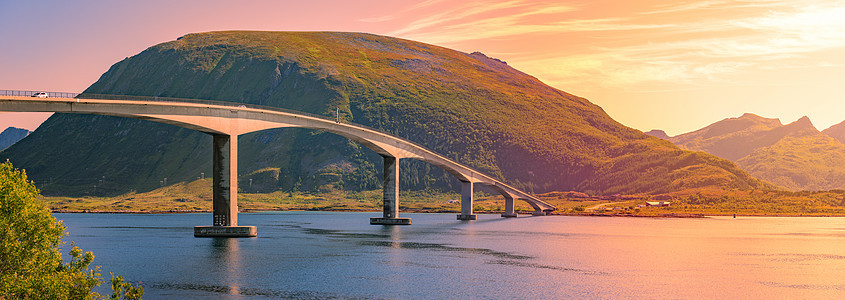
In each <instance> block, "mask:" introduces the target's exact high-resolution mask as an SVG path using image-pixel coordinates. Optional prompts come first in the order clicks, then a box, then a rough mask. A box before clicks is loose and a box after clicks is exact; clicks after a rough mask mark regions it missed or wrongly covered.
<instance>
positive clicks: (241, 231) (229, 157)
mask: <svg viewBox="0 0 845 300" xmlns="http://www.w3.org/2000/svg"><path fill="white" fill-rule="evenodd" d="M212 138H213V140H214V142H213V146H212V149H213V150H212V152H213V153H212V173H213V175H212V201H211V202H212V207H213V209H212V210H213V216H212V221H213V222H212V224H213V226H195V227H194V236H195V237H254V236H256V235H257V229H256V228H255V226H238V136H237V135H228V134H212Z"/></svg>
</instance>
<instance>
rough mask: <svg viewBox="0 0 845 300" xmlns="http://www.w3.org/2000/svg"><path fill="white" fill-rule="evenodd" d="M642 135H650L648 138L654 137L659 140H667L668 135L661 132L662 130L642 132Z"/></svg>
mask: <svg viewBox="0 0 845 300" xmlns="http://www.w3.org/2000/svg"><path fill="white" fill-rule="evenodd" d="M643 133H645V134H647V135H650V136H653V137H656V138H659V139H664V140H669V135H668V134H666V132H665V131H663V130H659V129H654V130H649V131H647V132H643Z"/></svg>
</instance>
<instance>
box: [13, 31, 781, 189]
mask: <svg viewBox="0 0 845 300" xmlns="http://www.w3.org/2000/svg"><path fill="white" fill-rule="evenodd" d="M85 93H93V94H119V95H142V96H161V97H179V98H195V99H209V100H221V101H230V102H242V103H250V104H258V105H265V106H274V107H281V108H287V109H294V110H298V111H304V112H308V113H312V114H320V115H324V116H327V117H333V116H334V114H335V112H336V111H338V110H339V111H340V114H341V118H342V119H344V120H345V121H347V122H354V123H359V124H363V125H367V126H371V127H375V128H378V129H381V130H384V131H387V132H390V133H393V134H395V135H398V136H401V137H405V138H407V139H409V140H411V141H414V142H417V143H419V144H421V145H423V146H425V147H428V148H430V149H432V150H434V151H436V152H438V153H442V154H443V155H445V156H447V157H450V158H452V159H455V160H457V161H458V162H461V163H463V164H466V165H469V166H471V167H474V168H476V169H478V170H480V171H483V172H485V173H487V174H490V175H491V176H494V177H496V178H498V179H502V180H504V181H505V182H508V183H510V184H512V185H514V186H516V187H519V188H523V189H526V190H528V191H532V192H537V193H541V192H548V191H570V190H574V191H581V192H587V193H590V194H607V195H612V194H616V193H641V192H642V193H664V192H671V191H677V190H683V189H690V188H701V187H718V188H726V189H752V188H762V187H765V186H766V184H765V183H763V182H761V181H759V180H757V179H755V178H753V177H751V176H750V175H749V174H748V173H747V172H745V171H742V170H740V169H739V168H738V167H737V166H736V165H734V163H732V162H730V161H727V160H725V159H721V158H718V157H715V156H712V155H709V154H705V153H700V152H691V151H685V150H681V149H679V148H678V147H676V146H675V145H673V144H671V143H669V142H667V141H664V140H660V139H655V138H652V137H649V136H647V135H645V134H642V133H641V132H639V131H638V130H634V129H632V128H629V127H626V126H624V125H622V124H620V123H618V122H616V121H615V120H613V119H612V118H611V117H610V116H608V115H607V114H606V113H605V112H604V110H603V109H602V108H601V107H599V106H597V105H595V104H593V103H591V102H590V101H588V100H587V99H584V98H581V97H577V96H574V95H571V94H568V93H566V92H564V91H561V90H558V89H555V88H552V87H550V86H548V85H546V84H544V83H543V82H541V81H539V80H537V79H536V78H534V77H532V76H530V75H528V74H525V73H523V72H520V71H519V70H516V69H514V68H512V67H511V66H509V65H508V64H507V63H505V62H503V61H500V60H498V59H494V58H490V57H488V56H486V55H484V54H482V53H479V52H474V53H464V52H459V51H455V50H451V49H447V48H443V47H439V46H435V45H430V44H424V43H420V42H414V41H409V40H404V39H399V38H392V37H385V36H377V35H371V34H362V33H343V32H245V31H232V32H210V33H198V34H189V35H186V36H183V37H181V38H179V39H177V40H175V41H170V42H166V43H162V44H159V45H156V46H153V47H150V48H148V49H146V50H144V51H143V52H141V53H139V54H137V55H134V56H132V57H128V58H126V59H124V60H122V61H120V62H118V63H116V64H114V65H113V66H112V67H111V68H110V69H109V70H108V72H106V73H104V74H103V75H102V76H101V77H100V79H99V80H98V81H97V82H95V83H94V84H92V85H91V86H90V87H89V88H88V89H87V90H86V91H85ZM239 147H240V149H239V163H238V164H239V173H240V180H242V181H243V180H247V179H252V182H253V183H254V184H253V186H252V187H250V186H249V185H246V184H242V185H241V188H242V189H245V190H249V191H253V190H250V189H257V188H258V187H260V189H261V190H262V191H274V190H303V191H322V190H327V189H351V190H364V189H377V188H380V187H381V172H382V166H381V164H382V159H381V157H379V156H378V154H376V153H375V152H373V151H370V150H369V149H366V148H365V147H362V146H361V145H359V144H357V143H355V142H352V141H350V140H348V139H346V138H343V137H341V136H337V135H334V134H330V133H326V132H321V131H314V130H304V129H297V128H286V129H273V130H265V131H261V132H256V133H251V134H245V135H242V136H241V137H240V139H239ZM6 158H9V159H10V160H11V161H12V163H14V164H15V166H16V167H20V168H25V169H27V172H28V175H30V178H32V179H33V180H35V181H36V183H37V184H38V185H39V188H41V189H42V191H43V192H44V193H45V194H52V195H55V194H64V195H91V194H103V195H104V194H119V193H123V192H128V191H131V190H137V191H139V192H141V191H148V190H151V189H155V188H158V187H159V186H160V185H161V184H163V183H164V181H165V180H164V178H167V179H168V180H167V182H168V183H176V182H180V181H189V180H195V179H196V178H198V177H200V176H202V175H201V174H202V173H205V175H206V176H210V174H211V138H210V137H209V136H208V135H205V134H202V133H198V132H195V131H192V130H189V129H184V128H179V127H174V126H171V125H164V124H159V123H153V122H149V121H143V120H135V119H126V118H118V117H107V116H97V115H74V114H55V115H53V116H52V117H50V119H48V120H47V121H46V122H44V124H42V125H41V126H40V127H39V128H38V130H37V131H36V132H35V133H34V134H33V136H30V138H27V139H25V140H23V141H22V142H21V143H18V144H15V145H14V146H12V147H11V148H9V149H8V150H7V151H4V152H1V153H0V159H6ZM402 161H403V162H402V164H401V165H400V170H401V171H400V180H399V182H400V185H401V186H402V188H406V187H410V188H421V189H422V188H429V187H431V188H445V189H451V190H456V189H458V188H459V183H458V182H457V180H456V179H454V177H452V176H451V175H449V174H448V173H446V172H444V171H442V170H440V169H439V168H437V167H436V166H432V165H430V164H426V163H423V162H419V161H415V160H412V159H405V160H402ZM258 182H260V183H261V184H257V183H258ZM94 186H96V192H94V191H95V188H94Z"/></svg>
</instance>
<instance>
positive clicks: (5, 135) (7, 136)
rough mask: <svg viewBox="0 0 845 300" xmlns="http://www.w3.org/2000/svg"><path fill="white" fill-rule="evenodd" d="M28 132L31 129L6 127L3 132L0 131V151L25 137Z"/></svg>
mask: <svg viewBox="0 0 845 300" xmlns="http://www.w3.org/2000/svg"><path fill="white" fill-rule="evenodd" d="M30 132H31V131H29V130H26V129H22V128H15V127H9V128H6V129H5V130H3V132H0V151H3V150H4V149H6V148H9V146H11V145H12V144H14V143H17V142H18V141H20V140H21V139H23V138H25V137H26V136H27V135H29V133H30Z"/></svg>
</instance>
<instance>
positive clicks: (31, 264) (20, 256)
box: [0, 161, 144, 299]
mask: <svg viewBox="0 0 845 300" xmlns="http://www.w3.org/2000/svg"><path fill="white" fill-rule="evenodd" d="M38 196H39V194H38V190H37V189H36V188H35V185H33V184H32V183H31V182H29V181H28V180H27V178H26V173H25V172H23V171H21V170H17V169H15V168H14V167H12V164H11V163H10V162H9V161H6V162H5V163H2V164H0V299H5V298H10V299H85V298H87V299H91V298H103V299H105V298H104V297H102V296H101V295H99V294H97V293H95V292H93V291H92V289H93V288H94V287H96V286H99V285H100V283H101V277H100V273H99V267H94V268H93V269H92V268H90V264H91V261H93V260H94V254H92V253H91V252H85V253H83V252H82V250H81V249H79V248H78V247H76V246H73V244H71V250H70V257H71V258H70V261H69V262H67V263H65V262H63V261H62V255H61V252H60V247H61V245H62V236H63V235H64V230H65V227H64V225H62V223H61V222H58V221H57V220H56V219H55V218H54V217H53V215H52V214H50V211H49V210H47V208H46V207H44V206H43V205H40V204H38V203H37V202H36V199H37V198H38ZM111 282H112V286H113V287H114V291H113V294H112V295H111V297H110V299H140V298H141V296H142V295H143V294H144V290H143V288H141V287H139V286H137V287H136V286H132V285H131V284H129V283H125V282H123V278H122V277H120V276H117V277H112V279H111Z"/></svg>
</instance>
